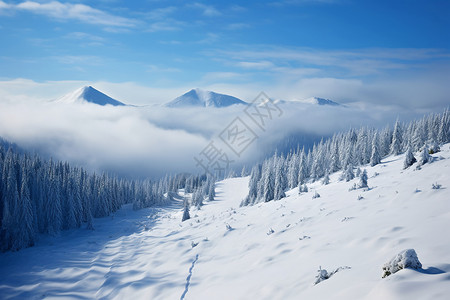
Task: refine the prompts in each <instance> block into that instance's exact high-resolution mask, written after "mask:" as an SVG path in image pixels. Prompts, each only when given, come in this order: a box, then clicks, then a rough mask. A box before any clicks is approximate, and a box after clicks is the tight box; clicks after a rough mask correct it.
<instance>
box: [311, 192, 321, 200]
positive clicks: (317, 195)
mask: <svg viewBox="0 0 450 300" xmlns="http://www.w3.org/2000/svg"><path fill="white" fill-rule="evenodd" d="M312 198H313V199H316V198H320V194H319V193H318V192H317V191H315V192H314V195H313V196H312Z"/></svg>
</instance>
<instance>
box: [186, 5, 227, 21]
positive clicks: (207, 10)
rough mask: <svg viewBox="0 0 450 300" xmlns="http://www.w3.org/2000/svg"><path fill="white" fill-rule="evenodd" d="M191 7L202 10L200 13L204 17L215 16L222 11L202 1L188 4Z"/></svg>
mask: <svg viewBox="0 0 450 300" xmlns="http://www.w3.org/2000/svg"><path fill="white" fill-rule="evenodd" d="M190 6H191V7H193V8H197V9H200V10H201V11H202V14H203V15H204V16H206V17H216V16H220V15H221V14H222V13H221V12H220V11H219V10H217V9H216V8H215V7H214V6H212V5H206V4H203V3H198V2H196V3H193V4H191V5H190Z"/></svg>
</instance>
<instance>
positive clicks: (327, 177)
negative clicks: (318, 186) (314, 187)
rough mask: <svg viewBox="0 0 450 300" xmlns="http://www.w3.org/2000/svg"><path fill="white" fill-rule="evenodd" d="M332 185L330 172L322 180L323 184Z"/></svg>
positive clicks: (326, 172)
mask: <svg viewBox="0 0 450 300" xmlns="http://www.w3.org/2000/svg"><path fill="white" fill-rule="evenodd" d="M329 183H330V176H329V175H328V170H326V171H325V176H324V177H323V179H322V184H323V185H327V184H329Z"/></svg>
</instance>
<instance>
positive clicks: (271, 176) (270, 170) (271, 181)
mask: <svg viewBox="0 0 450 300" xmlns="http://www.w3.org/2000/svg"><path fill="white" fill-rule="evenodd" d="M261 180H263V201H264V202H269V201H271V200H273V198H274V191H275V172H274V160H273V159H269V160H267V161H266V162H265V164H264V165H263V173H262V178H261Z"/></svg>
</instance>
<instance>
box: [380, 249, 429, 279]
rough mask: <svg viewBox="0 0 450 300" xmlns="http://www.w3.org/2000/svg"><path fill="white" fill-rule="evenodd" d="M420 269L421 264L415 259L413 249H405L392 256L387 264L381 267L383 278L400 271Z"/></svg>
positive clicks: (415, 254) (415, 255)
mask: <svg viewBox="0 0 450 300" xmlns="http://www.w3.org/2000/svg"><path fill="white" fill-rule="evenodd" d="M405 268H410V269H421V268H422V264H421V263H420V261H419V258H418V257H417V253H416V251H415V250H414V249H406V250H403V251H402V252H400V253H399V254H397V255H396V256H394V257H393V258H392V259H391V260H390V261H389V262H388V263H385V264H384V266H383V278H384V277H387V276H389V275H391V274H394V273H396V272H398V271H400V270H401V269H405Z"/></svg>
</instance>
